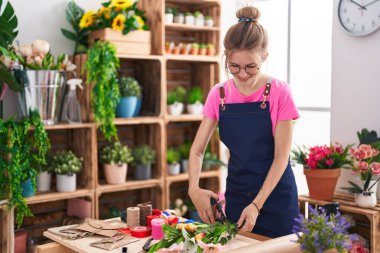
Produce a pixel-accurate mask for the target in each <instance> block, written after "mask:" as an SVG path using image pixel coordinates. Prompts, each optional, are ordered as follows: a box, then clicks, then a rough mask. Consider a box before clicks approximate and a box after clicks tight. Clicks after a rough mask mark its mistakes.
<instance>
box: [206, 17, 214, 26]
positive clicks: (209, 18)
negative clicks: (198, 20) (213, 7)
mask: <svg viewBox="0 0 380 253" xmlns="http://www.w3.org/2000/svg"><path fill="white" fill-rule="evenodd" d="M205 26H208V27H213V26H214V20H213V19H212V17H211V16H205Z"/></svg>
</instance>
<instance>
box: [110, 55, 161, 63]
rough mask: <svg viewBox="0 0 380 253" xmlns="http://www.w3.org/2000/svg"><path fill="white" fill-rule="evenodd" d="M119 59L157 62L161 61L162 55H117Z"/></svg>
mask: <svg viewBox="0 0 380 253" xmlns="http://www.w3.org/2000/svg"><path fill="white" fill-rule="evenodd" d="M117 56H118V57H119V58H120V59H137V60H139V59H140V60H157V61H163V59H164V58H163V57H162V55H140V54H118V55H117Z"/></svg>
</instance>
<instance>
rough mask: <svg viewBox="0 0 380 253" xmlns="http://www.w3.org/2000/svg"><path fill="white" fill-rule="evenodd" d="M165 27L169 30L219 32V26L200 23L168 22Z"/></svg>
mask: <svg viewBox="0 0 380 253" xmlns="http://www.w3.org/2000/svg"><path fill="white" fill-rule="evenodd" d="M165 28H166V29H167V30H169V29H170V30H176V31H205V32H213V31H215V32H219V31H220V28H219V27H215V26H214V27H209V26H199V25H186V24H178V23H172V24H166V25H165Z"/></svg>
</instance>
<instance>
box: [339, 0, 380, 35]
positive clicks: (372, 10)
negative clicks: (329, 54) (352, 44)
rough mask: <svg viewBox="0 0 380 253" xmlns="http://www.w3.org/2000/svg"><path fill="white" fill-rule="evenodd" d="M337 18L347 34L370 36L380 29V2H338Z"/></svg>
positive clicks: (356, 0)
mask: <svg viewBox="0 0 380 253" xmlns="http://www.w3.org/2000/svg"><path fill="white" fill-rule="evenodd" d="M338 17H339V21H340V24H341V25H342V26H343V28H344V29H345V31H346V32H348V33H349V34H351V35H354V36H365V35H368V34H371V33H373V32H375V31H376V30H377V29H379V27H380V0H340V1H339V6H338Z"/></svg>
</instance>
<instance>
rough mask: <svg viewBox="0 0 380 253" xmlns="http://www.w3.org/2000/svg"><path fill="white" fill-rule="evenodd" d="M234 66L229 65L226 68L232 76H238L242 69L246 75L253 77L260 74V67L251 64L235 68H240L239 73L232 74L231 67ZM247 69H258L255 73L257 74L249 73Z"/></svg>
mask: <svg viewBox="0 0 380 253" xmlns="http://www.w3.org/2000/svg"><path fill="white" fill-rule="evenodd" d="M232 65H233V64H229V65H227V67H226V70H227V72H228V73H230V74H231V75H237V74H239V73H240V71H241V70H242V69H244V71H245V73H247V74H248V75H251V76H254V75H256V74H257V73H258V72H259V69H260V67H258V66H257V65H256V66H252V65H251V64H249V65H245V66H243V67H241V66H239V65H238V66H233V67H234V68H238V69H239V70H238V71H237V72H231V70H230V67H231V66H232ZM247 67H249V68H253V69H256V71H255V73H253V74H252V73H250V72H247Z"/></svg>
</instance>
